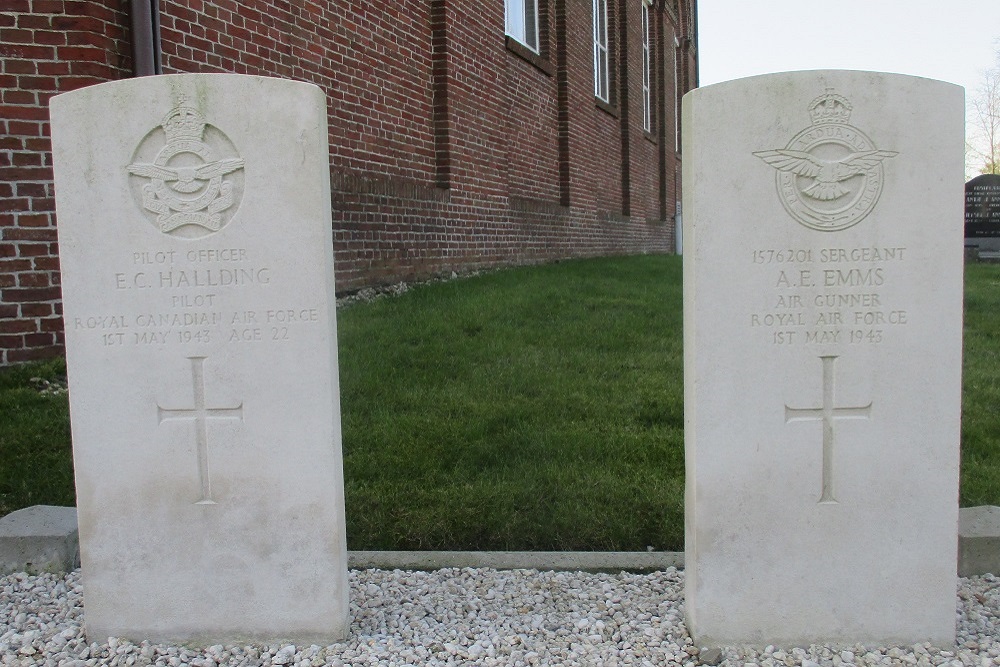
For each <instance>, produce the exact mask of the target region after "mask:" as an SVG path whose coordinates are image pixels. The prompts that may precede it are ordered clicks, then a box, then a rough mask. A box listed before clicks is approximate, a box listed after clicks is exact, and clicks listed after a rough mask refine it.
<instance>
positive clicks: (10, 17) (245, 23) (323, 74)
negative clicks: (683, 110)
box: [0, 0, 697, 364]
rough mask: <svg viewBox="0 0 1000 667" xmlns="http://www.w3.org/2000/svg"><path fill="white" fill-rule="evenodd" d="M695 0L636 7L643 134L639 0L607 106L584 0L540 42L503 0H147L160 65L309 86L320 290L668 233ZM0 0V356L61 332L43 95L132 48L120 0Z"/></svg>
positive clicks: (606, 250) (553, 0)
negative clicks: (325, 192) (326, 132)
mask: <svg viewBox="0 0 1000 667" xmlns="http://www.w3.org/2000/svg"><path fill="white" fill-rule="evenodd" d="M692 2H693V0H657V2H656V3H655V5H654V9H653V10H652V11H651V18H652V22H653V26H654V56H655V60H656V63H657V64H656V65H654V94H655V95H656V102H655V103H654V107H655V109H656V112H655V117H654V128H653V132H652V133H649V134H647V133H646V132H644V131H643V128H642V97H641V94H642V93H641V81H642V69H641V27H640V0H609V20H610V21H609V23H610V25H609V32H610V33H611V46H612V54H611V69H612V80H613V91H614V92H613V99H612V104H611V105H599V104H597V103H596V101H595V98H594V94H593V52H592V48H593V45H592V42H591V34H592V28H591V0H539V4H540V5H541V7H540V13H541V20H542V26H541V30H540V32H541V41H542V44H541V47H540V49H539V50H540V54H537V55H536V54H532V53H529V52H528V51H526V50H525V49H524V48H522V47H520V46H519V45H518V44H516V43H513V42H510V40H508V39H505V37H504V5H503V2H502V1H501V0H495V1H494V2H487V3H469V2H464V1H462V0H396V1H395V2H392V3H375V2H357V1H355V0H294V1H292V0H159V10H160V23H161V31H160V38H161V46H162V64H163V71H164V73H177V72H237V73H247V74H258V75H267V76H279V77H286V78H293V79H297V80H303V81H309V82H312V83H315V84H317V85H319V86H320V87H322V88H323V89H324V90H325V91H326V93H327V96H328V100H329V120H330V163H331V178H332V185H333V217H334V243H335V251H336V262H337V265H336V271H337V287H338V289H339V290H349V289H355V288H359V287H362V286H365V285H371V284H378V283H386V282H394V281H398V280H408V279H414V278H420V277H426V276H429V275H433V274H436V273H441V272H450V271H452V270H465V269H473V268H481V267H489V266H497V265H505V264H517V263H526V262H540V261H548V260H552V259H556V258H561V257H569V256H594V255H605V254H624V253H644V252H670V251H672V249H673V243H674V241H673V221H672V216H673V213H674V201H675V198H676V197H677V196H679V187H678V183H679V176H678V174H679V168H680V165H679V156H678V155H676V153H675V147H674V137H673V134H674V130H673V128H674V114H675V113H676V109H677V103H676V99H675V95H674V78H675V73H677V72H680V73H681V78H682V81H681V85H680V90H681V91H683V90H685V89H686V88H687V87H690V86H692V85H694V83H695V81H696V73H697V68H696V53H695V50H694V45H693V42H692V41H691V39H690V38H691V37H692V36H693V23H692V19H691V17H692V16H693V13H692V8H691V7H690V6H688V4H690V3H692ZM678 3H680V7H678ZM0 7H2V8H0V101H2V107H0V129H2V130H3V133H2V135H0V137H2V138H0V141H2V142H3V143H0V354H2V356H0V364H6V363H11V362H15V361H21V360H25V359H31V358H36V357H39V356H44V355H47V354H52V353H55V352H58V351H59V345H60V344H61V320H60V318H59V312H60V311H59V306H60V304H59V288H58V271H57V263H58V259H57V248H56V247H55V229H54V223H55V221H54V216H53V212H52V176H51V167H50V161H51V157H50V155H49V152H48V150H49V144H48V138H47V137H48V121H47V111H46V103H47V101H48V98H49V97H50V96H51V95H52V94H54V93H56V92H63V91H66V90H71V89H73V88H76V87H79V86H82V85H88V84H91V83H97V82H100V81H106V80H113V79H117V78H121V77H123V76H129V75H130V72H129V69H130V63H129V58H128V57H127V55H126V54H127V53H128V51H129V44H128V42H127V39H128V31H127V28H126V26H127V25H128V22H129V17H128V14H127V12H128V0H90V1H87V2H84V1H82V0H4V4H3V5H2V6H0ZM675 34H676V35H677V37H678V39H679V41H680V42H681V44H682V46H681V48H679V49H677V50H675V49H674V35H675ZM675 59H679V61H677V60H675Z"/></svg>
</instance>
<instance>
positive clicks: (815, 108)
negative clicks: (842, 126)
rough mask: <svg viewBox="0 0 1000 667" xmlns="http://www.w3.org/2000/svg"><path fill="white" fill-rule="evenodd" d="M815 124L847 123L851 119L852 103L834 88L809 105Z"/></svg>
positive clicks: (810, 114)
mask: <svg viewBox="0 0 1000 667" xmlns="http://www.w3.org/2000/svg"><path fill="white" fill-rule="evenodd" d="M809 116H810V117H811V118H812V122H813V123H846V122H847V121H848V120H850V118H851V103H850V102H848V101H847V98H846V97H844V96H843V95H838V94H837V93H835V92H833V89H832V88H828V89H827V91H826V92H825V93H824V94H822V95H820V96H819V97H817V98H816V99H814V100H813V101H812V102H810V103H809Z"/></svg>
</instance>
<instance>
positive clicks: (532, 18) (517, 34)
mask: <svg viewBox="0 0 1000 667" xmlns="http://www.w3.org/2000/svg"><path fill="white" fill-rule="evenodd" d="M504 4H505V7H506V11H507V20H506V28H505V29H506V31H507V34H508V35H510V36H511V37H513V38H514V39H516V40H517V41H519V42H521V43H522V44H524V45H525V46H527V47H528V48H529V49H531V50H532V51H534V52H535V53H538V0H504Z"/></svg>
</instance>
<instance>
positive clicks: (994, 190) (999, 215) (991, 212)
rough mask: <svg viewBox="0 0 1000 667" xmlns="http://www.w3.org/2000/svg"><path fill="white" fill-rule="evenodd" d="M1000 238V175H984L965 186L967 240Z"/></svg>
mask: <svg viewBox="0 0 1000 667" xmlns="http://www.w3.org/2000/svg"><path fill="white" fill-rule="evenodd" d="M993 237H1000V175H998V174H983V175H982V176H977V177H975V178H974V179H972V180H971V181H969V182H968V183H966V184H965V238H967V239H977V238H979V239H981V238H993Z"/></svg>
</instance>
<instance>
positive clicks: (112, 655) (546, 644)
mask: <svg viewBox="0 0 1000 667" xmlns="http://www.w3.org/2000/svg"><path fill="white" fill-rule="evenodd" d="M683 577H684V573H683V572H682V571H678V570H675V569H673V568H671V569H669V570H667V571H665V572H657V573H654V574H648V575H638V574H627V573H621V574H617V575H608V574H585V573H579V572H538V571H536V570H513V571H498V570H491V569H471V568H466V569H461V570H459V569H444V570H437V571H434V572H404V571H399V570H396V571H386V570H363V571H353V570H352V571H351V573H350V581H351V614H352V618H353V622H352V625H351V639H350V640H349V641H347V642H344V643H338V644H332V645H330V646H261V645H253V646H225V647H224V646H213V647H211V648H208V649H189V648H183V647H176V646H164V645H155V644H147V643H145V642H143V643H141V644H133V643H131V642H127V641H122V640H117V639H115V638H109V639H108V640H107V641H106V642H102V643H99V644H98V643H95V644H88V643H87V641H86V639H85V638H84V635H83V629H82V625H81V624H82V620H83V613H84V611H83V590H82V586H81V584H80V573H79V571H76V572H71V573H69V574H67V575H65V576H58V575H40V576H29V575H26V574H13V575H9V576H7V577H3V578H0V665H66V666H68V667H78V666H82V665H171V666H173V667H182V666H185V665H186V666H189V667H216V666H217V665H288V666H292V665H298V666H299V667H316V666H317V665H353V666H361V665H364V666H366V667H367V666H370V665H399V666H402V665H413V666H417V665H580V666H581V667H598V666H611V665H636V666H640V665H641V666H643V667H647V666H653V665H697V664H700V662H701V660H702V659H704V660H707V661H708V662H716V661H718V660H720V658H721V664H723V665H734V666H735V665H766V666H767V667H779V666H780V665H789V666H794V665H803V666H807V667H816V666H817V665H834V666H838V667H850V666H851V665H856V666H858V667H861V666H862V665H954V666H956V667H958V666H960V665H965V666H975V667H990V666H992V665H996V666H1000V578H998V577H994V576H992V575H985V576H982V577H971V578H968V579H960V580H959V590H958V596H957V598H956V611H957V620H958V634H959V640H958V642H959V643H958V646H957V647H956V648H954V649H952V650H938V649H935V648H933V647H931V646H929V645H916V646H904V647H862V646H851V647H846V646H838V647H823V646H812V647H809V648H808V649H801V648H789V647H782V648H774V647H768V648H767V649H766V650H764V651H762V652H756V651H741V650H738V649H733V648H727V649H725V650H724V651H723V652H722V654H721V656H719V655H715V656H713V655H711V652H709V651H706V652H705V653H704V654H699V651H698V650H697V649H696V648H695V647H693V646H691V640H690V638H689V637H688V635H687V631H686V630H685V628H684V624H683V621H682V618H683V614H684V610H683V599H684V596H683Z"/></svg>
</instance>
